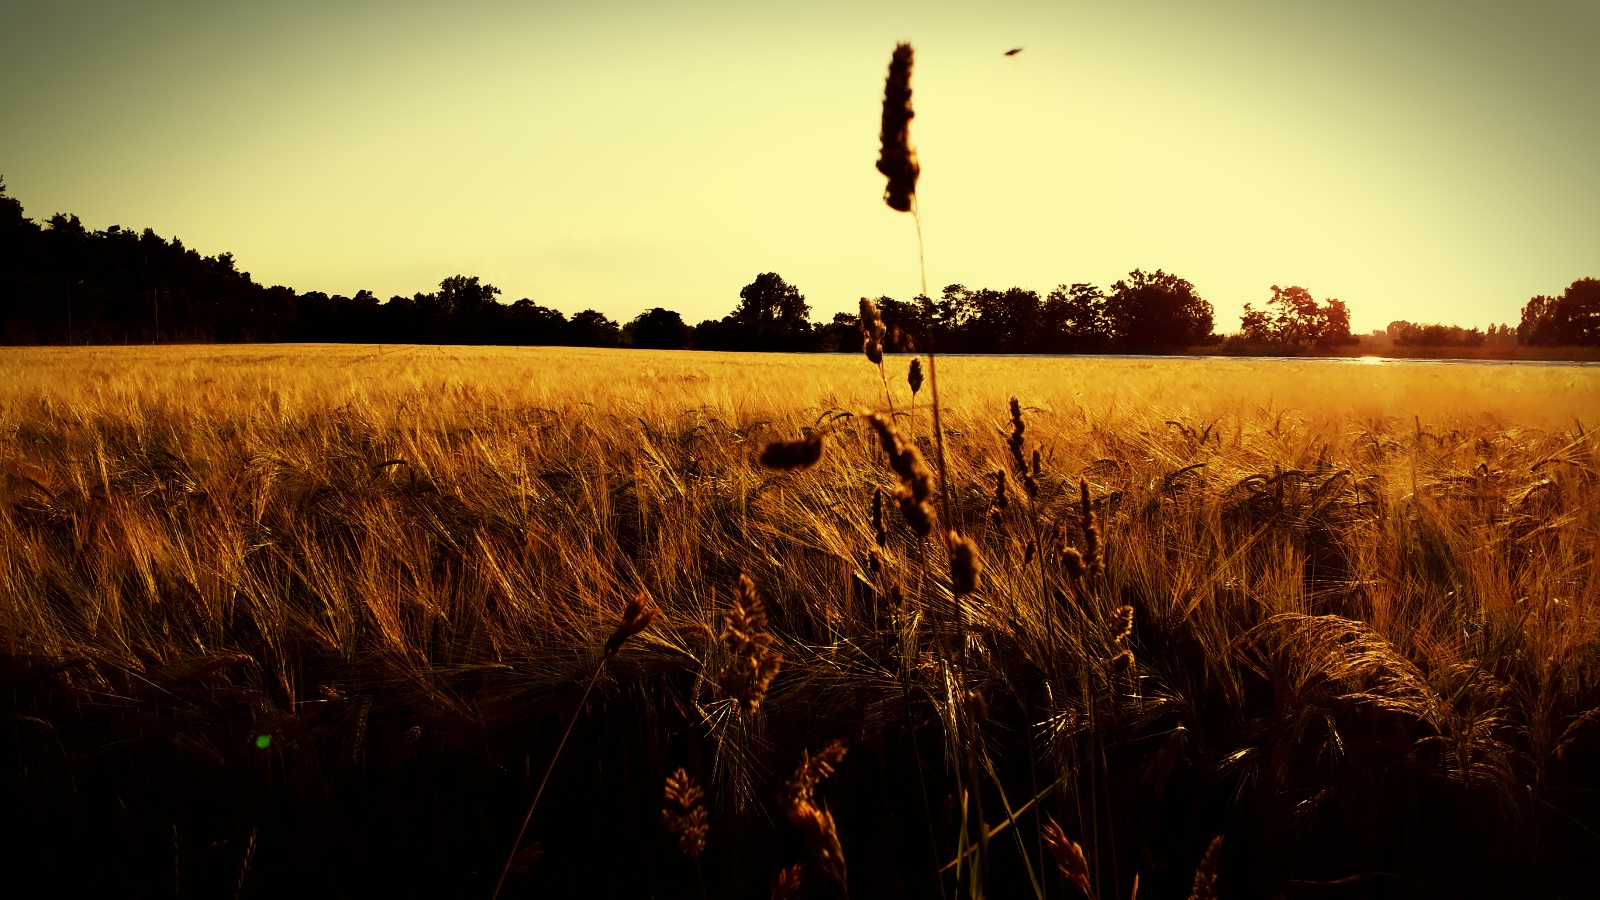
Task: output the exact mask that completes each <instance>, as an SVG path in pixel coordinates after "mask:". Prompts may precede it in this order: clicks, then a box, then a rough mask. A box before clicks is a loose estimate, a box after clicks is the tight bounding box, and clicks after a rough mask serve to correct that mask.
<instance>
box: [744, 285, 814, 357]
mask: <svg viewBox="0 0 1600 900" xmlns="http://www.w3.org/2000/svg"><path fill="white" fill-rule="evenodd" d="M810 316H811V306H810V305H809V304H807V303H806V298H805V297H804V296H802V295H801V293H800V290H799V288H796V287H794V286H793V285H791V284H789V283H788V282H786V281H784V280H783V278H781V277H780V276H779V275H778V273H777V272H763V273H762V274H760V275H757V276H756V280H755V281H752V282H750V283H749V284H747V285H745V286H744V287H743V288H742V289H740V291H739V306H738V308H736V309H735V310H734V311H733V316H732V318H733V321H734V323H735V324H737V325H739V326H742V327H743V328H745V329H748V331H749V333H750V338H751V340H752V342H753V343H754V346H753V347H751V348H750V349H753V350H804V349H807V348H806V347H805V343H806V338H807V337H808V336H809V335H810V332H811V322H810Z"/></svg>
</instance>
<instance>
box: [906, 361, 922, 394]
mask: <svg viewBox="0 0 1600 900" xmlns="http://www.w3.org/2000/svg"><path fill="white" fill-rule="evenodd" d="M906 385H907V386H908V387H910V388H911V396H912V397H915V396H917V391H920V390H922V357H920V356H916V357H912V359H911V368H909V369H907V370H906Z"/></svg>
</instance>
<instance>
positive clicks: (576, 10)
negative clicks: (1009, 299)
mask: <svg viewBox="0 0 1600 900" xmlns="http://www.w3.org/2000/svg"><path fill="white" fill-rule="evenodd" d="M802 6H803V8H801V7H802ZM4 24H5V27H4V29H0V174H3V175H4V176H5V178H6V181H7V183H8V185H9V188H10V193H11V194H12V195H13V196H15V197H17V198H19V199H20V200H21V201H22V202H23V203H24V205H25V207H26V209H27V213H28V214H29V215H30V216H32V217H34V218H44V217H47V216H49V215H50V214H51V213H54V212H58V211H62V212H74V213H77V214H78V215H80V216H82V217H83V218H84V221H85V223H86V224H88V225H89V226H91V227H95V228H103V227H106V226H108V225H111V224H121V225H124V226H130V227H145V226H149V227H153V228H155V229H156V231H158V232H159V233H161V234H163V235H167V236H172V235H177V236H179V237H181V238H183V240H184V241H185V242H186V243H187V244H188V245H189V246H191V247H193V248H195V249H198V250H200V251H201V252H203V253H207V254H211V253H218V252H223V251H232V252H233V253H234V254H235V256H236V257H237V259H238V261H239V263H240V265H241V267H243V268H245V269H247V270H249V271H250V272H251V273H253V275H254V276H255V277H256V279H257V280H259V281H262V282H263V283H267V284H287V285H290V286H292V287H294V288H296V289H298V290H302V291H308V290H322V291H326V292H329V293H336V292H337V293H346V294H349V293H354V292H355V291H357V290H360V289H363V288H366V289H370V290H372V291H374V292H375V293H377V294H378V295H379V296H380V297H388V296H389V295H391V294H395V293H403V294H410V293H413V292H415V291H419V290H430V289H432V287H433V286H434V285H436V284H437V283H438V282H439V281H440V279H442V278H444V277H446V276H448V275H453V274H456V273H464V274H475V275H479V276H482V277H483V278H485V279H486V280H488V281H490V282H492V283H494V284H496V285H498V286H500V287H501V288H502V289H503V291H504V296H505V297H506V298H507V299H516V298H518V297H523V296H527V297H532V298H533V299H535V300H537V301H538V302H540V303H543V304H545V305H547V306H553V307H556V308H558V309H561V310H564V311H566V312H568V313H571V312H575V311H577V310H579V309H583V308H585V307H594V308H597V309H600V310H602V311H604V312H606V313H608V314H610V315H612V316H613V317H615V318H619V319H624V320H625V319H628V318H631V317H632V316H634V315H635V314H637V313H638V312H639V311H640V310H642V309H645V308H648V307H652V306H667V307H669V308H673V309H677V310H679V311H680V312H682V313H683V314H684V316H685V318H687V319H689V320H691V321H697V320H699V319H701V318H706V317H713V316H721V315H724V314H726V313H727V312H728V311H729V310H731V309H732V308H733V306H734V305H735V304H736V303H737V300H738V297H737V294H738V290H739V288H740V287H741V286H743V285H744V284H746V283H748V282H749V281H750V280H751V279H752V278H753V277H754V276H755V275H756V274H757V273H759V272H763V271H769V270H771V271H777V272H779V273H781V274H782V275H783V276H784V277H785V278H786V279H788V280H789V281H790V282H791V283H793V284H796V285H798V286H799V287H800V289H801V290H802V291H803V292H804V293H805V294H806V296H807V298H808V299H809V300H810V302H811V304H812V306H813V309H814V318H815V319H817V320H819V321H825V320H827V319H828V318H829V317H831V315H832V313H833V312H835V311H838V310H844V309H850V308H852V307H853V305H854V303H855V299H856V298H857V297H859V296H861V295H864V294H865V295H873V296H876V295H879V294H887V295H890V296H895V297H900V298H902V299H904V298H908V297H910V296H911V295H913V294H915V293H916V291H917V288H918V282H917V266H916V243H915V235H914V232H913V230H912V226H911V221H910V218H909V217H907V216H905V215H901V214H896V213H894V212H892V211H891V210H889V209H888V208H887V207H886V206H884V205H883V203H882V202H881V201H880V200H879V196H880V194H881V193H882V189H883V185H882V179H881V178H880V176H879V175H878V174H877V172H876V171H875V170H874V169H873V162H874V160H875V159H876V154H877V126H878V103H879V101H880V99H881V94H882V88H883V74H884V71H885V68H886V66H887V63H888V58H889V53H890V51H891V49H892V48H893V45H894V42H895V41H896V40H910V41H912V42H913V43H914V44H915V45H916V48H917V54H918V55H917V68H916V73H915V75H914V78H913V89H914V92H915V98H914V99H915V104H916V108H917V112H918V115H917V118H916V120H915V122H914V123H913V126H912V129H913V131H912V134H913V139H914V141H915V142H916V143H917V146H918V151H919V154H920V156H921V160H922V164H923V179H922V182H921V185H920V191H919V193H920V200H921V206H922V211H923V217H924V228H925V234H926V238H927V260H928V281H929V285H930V287H931V288H932V289H933V290H935V291H937V290H938V288H939V287H940V286H942V285H944V284H947V283H950V282H956V281H959V282H963V283H965V284H967V285H968V286H971V287H978V286H985V287H996V288H1003V287H1010V286H1012V285H1020V286H1023V287H1028V288H1034V289H1037V290H1040V291H1045V290H1048V289H1050V288H1051V287H1053V286H1054V285H1056V284H1057V283H1061V282H1073V281H1091V282H1096V283H1099V284H1101V285H1105V284H1108V283H1109V282H1110V281H1113V280H1115V279H1116V278H1118V277H1120V276H1121V275H1122V274H1124V273H1126V272H1127V271H1128V270H1129V269H1131V268H1134V267H1142V268H1146V269H1152V268H1163V269H1166V270H1167V271H1169V272H1174V273H1176V274H1179V275H1181V276H1183V277H1185V278H1188V279H1189V280H1190V281H1192V282H1194V284H1195V285H1196V287H1197V288H1198V289H1199V291H1200V293H1201V294H1202V296H1204V297H1205V298H1206V299H1208V300H1210V301H1212V303H1214V304H1215V305H1216V307H1217V313H1218V315H1217V319H1218V322H1217V324H1218V328H1219V330H1229V329H1232V328H1236V327H1237V324H1238V318H1237V317H1238V311H1239V308H1240V307H1241V306H1242V304H1244V303H1245V302H1255V303H1257V304H1259V303H1261V302H1263V301H1264V300H1265V299H1266V298H1267V296H1268V293H1269V291H1268V288H1269V286H1270V285H1272V284H1282V285H1288V284H1299V285H1303V286H1305V287H1307V288H1309V289H1311V291H1312V292H1313V293H1314V294H1315V295H1316V296H1317V297H1319V298H1325V297H1338V298H1340V299H1343V300H1344V301H1346V302H1347V303H1348V304H1350V307H1351V310H1352V315H1353V320H1354V325H1355V326H1356V327H1357V328H1358V329H1363V330H1365V329H1370V328H1374V327H1381V326H1383V325H1384V324H1386V323H1387V322H1389V321H1391V320H1393V319H1396V318H1406V319H1411V320H1413V321H1424V320H1425V321H1435V320H1437V321H1449V322H1459V323H1462V324H1478V325H1483V324H1488V323H1489V322H1505V321H1509V322H1512V323H1515V321H1516V318H1517V315H1518V311H1519V309H1520V307H1521V305H1522V304H1523V303H1524V302H1525V301H1526V300H1527V298H1528V297H1529V296H1530V295H1532V294H1535V293H1555V292H1558V291H1560V290H1561V289H1562V288H1563V287H1564V286H1565V285H1566V284H1568V283H1569V282H1571V281H1573V280H1574V279H1577V278H1580V277H1584V276H1596V277H1600V216H1597V215H1596V213H1595V210H1597V209H1600V166H1597V165H1596V163H1595V160H1596V158H1600V53H1597V52H1596V51H1595V47H1594V45H1593V42H1594V39H1595V36H1596V35H1597V34H1600V3H1594V2H1592V0H1591V2H1582V3H1538V2H1536V3H1520V4H1487V3H1482V4H1470V3H1417V2H1392V3H1382V2H1355V3H1341V4H1328V3H1316V4H1311V3H1305V4H1294V3H1253V2H1251V3H1246V2H1231V3H1211V4H1200V3H1192V2H1160V3H1157V2H1142V3H1141V2H1133V3H1109V2H1094V3H1091V2H1076V3H1073V2H1063V3H1012V4H1003V3H1002V4H986V5H983V6H982V7H979V6H978V5H975V4H954V3H904V4H862V3H829V2H820V3H810V4H804V5H801V4H791V3H696V4H672V5H665V4H658V3H619V2H612V3H605V2H600V3H583V4H569V5H553V4H539V3H527V2H523V3H510V2H504V3H483V2H456V3H449V4H421V3H336V2H322V3H273V4H259V3H250V4H225V3H175V2H168V3H141V2H109V0H107V2H71V0H65V2H48V3H47V2H24V3H20V4H11V5H9V8H8V10H7V13H6V16H5V23H4ZM1015 46H1021V47H1024V48H1025V49H1024V50H1023V52H1022V53H1020V54H1018V55H1017V56H1015V57H1009V58H1008V57H1005V56H1003V55H1002V53H1003V52H1004V51H1005V50H1007V49H1009V48H1011V47H1015Z"/></svg>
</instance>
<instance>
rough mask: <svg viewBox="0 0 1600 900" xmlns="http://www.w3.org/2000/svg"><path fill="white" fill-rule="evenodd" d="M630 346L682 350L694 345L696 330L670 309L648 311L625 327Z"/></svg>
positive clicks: (625, 335) (659, 308)
mask: <svg viewBox="0 0 1600 900" xmlns="http://www.w3.org/2000/svg"><path fill="white" fill-rule="evenodd" d="M622 332H623V336H624V337H625V338H626V340H627V343H628V345H629V346H632V347H639V348H641V349H648V350H682V349H683V348H685V347H687V346H689V345H690V344H692V343H694V329H693V328H690V327H689V326H688V325H686V324H685V323H684V321H683V316H680V315H678V314H677V313H675V312H673V311H672V310H670V309H663V308H661V307H659V306H658V307H656V308H654V309H651V310H646V311H645V312H642V313H640V314H639V315H638V316H636V317H635V318H634V320H633V321H632V322H629V323H628V324H627V325H625V326H623V329H622Z"/></svg>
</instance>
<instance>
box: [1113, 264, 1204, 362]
mask: <svg viewBox="0 0 1600 900" xmlns="http://www.w3.org/2000/svg"><path fill="white" fill-rule="evenodd" d="M1105 309H1106V320H1107V321H1108V322H1109V323H1110V326H1111V334H1112V337H1113V339H1114V340H1115V341H1116V344H1117V346H1118V347H1119V348H1120V349H1122V350H1127V351H1132V352H1146V353H1176V352H1180V351H1182V350H1183V349H1184V348H1186V347H1190V346H1192V345H1195V344H1200V343H1203V342H1204V341H1205V340H1206V339H1207V338H1209V337H1210V336H1211V330H1212V326H1213V318H1212V309H1211V304H1210V303H1207V302H1206V301H1205V300H1202V299H1201V298H1200V295H1199V294H1196V293H1195V290H1194V285H1192V284H1190V283H1189V282H1187V281H1185V280H1183V279H1182V278H1179V277H1177V276H1176V275H1168V274H1167V273H1165V272H1163V271H1161V270H1160V269H1157V270H1156V271H1154V272H1150V273H1145V272H1143V271H1141V270H1139V269H1134V270H1133V271H1132V272H1129V273H1128V278H1127V279H1126V280H1124V281H1118V282H1117V283H1116V284H1113V285H1112V286H1111V294H1110V296H1108V297H1107V298H1106V307H1105Z"/></svg>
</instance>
